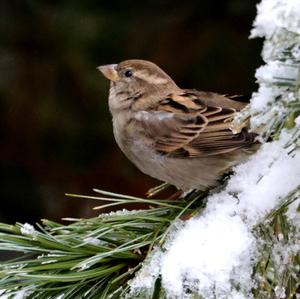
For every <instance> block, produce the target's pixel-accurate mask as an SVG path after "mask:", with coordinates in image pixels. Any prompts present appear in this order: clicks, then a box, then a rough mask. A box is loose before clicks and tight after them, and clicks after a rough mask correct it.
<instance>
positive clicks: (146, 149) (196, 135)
mask: <svg viewBox="0 0 300 299" xmlns="http://www.w3.org/2000/svg"><path fill="white" fill-rule="evenodd" d="M99 70H100V71H101V72H102V73H103V74H104V76H106V77H107V78H108V79H110V80H111V88H110V94H109V107H110V111H111V113H112V116H113V126H114V135H115V138H116V141H117V143H118V145H119V146H120V148H121V150H122V151H123V152H124V153H125V155H126V156H127V157H128V158H129V159H130V160H131V161H132V162H133V163H134V164H135V165H136V166H137V167H138V168H139V169H140V170H141V171H143V172H144V173H146V174H148V175H151V176H153V177H155V178H157V179H160V180H163V181H166V182H168V183H170V184H173V185H176V186H177V187H179V188H181V189H183V190H188V189H192V188H193V189H205V188H207V187H209V186H212V185H214V184H215V183H216V181H217V179H218V177H219V176H220V175H222V174H223V173H224V172H225V171H227V170H228V169H229V168H230V167H231V166H233V165H235V164H236V163H238V162H240V161H243V160H244V159H245V158H246V157H247V156H248V155H249V153H250V152H252V151H253V150H255V149H256V147H257V146H256V142H255V135H254V134H253V133H249V132H248V131H247V128H243V130H242V131H241V132H240V133H238V134H233V132H232V131H231V130H230V122H231V120H232V118H233V116H234V114H235V113H236V112H237V111H239V110H241V109H242V108H243V107H244V106H245V103H242V102H239V101H237V100H238V97H229V96H225V95H220V94H217V93H212V92H203V91H197V90H186V89H180V88H179V87H178V86H177V85H176V84H175V82H174V81H173V80H172V79H171V78H170V77H169V76H168V75H167V74H166V73H165V72H164V71H163V70H161V69H160V68H159V67H158V66H157V65H155V64H154V63H152V62H149V61H144V60H126V61H124V62H121V63H119V64H118V65H106V66H101V67H99Z"/></svg>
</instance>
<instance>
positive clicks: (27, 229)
mask: <svg viewBox="0 0 300 299" xmlns="http://www.w3.org/2000/svg"><path fill="white" fill-rule="evenodd" d="M20 230H21V233H22V234H23V235H25V236H30V237H32V238H33V239H36V237H37V236H38V232H37V231H36V230H35V229H34V227H33V226H32V225H31V224H29V223H25V224H23V225H22V226H21V228H20Z"/></svg>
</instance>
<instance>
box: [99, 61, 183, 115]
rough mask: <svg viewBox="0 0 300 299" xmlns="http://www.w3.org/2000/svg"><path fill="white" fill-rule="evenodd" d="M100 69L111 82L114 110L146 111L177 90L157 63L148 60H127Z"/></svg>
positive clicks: (111, 100) (112, 109)
mask: <svg viewBox="0 0 300 299" xmlns="http://www.w3.org/2000/svg"><path fill="white" fill-rule="evenodd" d="M98 70H99V71H100V72H101V73H102V74H103V75H104V76H105V77H106V78H107V79H109V80H110V82H111V86H110V95H109V105H110V109H111V111H112V113H113V112H114V111H121V110H124V109H132V110H134V111H138V110H143V109H146V108H149V107H151V105H154V104H155V102H156V101H158V100H159V99H160V98H161V97H163V96H165V95H167V94H168V93H171V92H172V91H174V89H178V87H177V85H176V84H175V82H174V81H173V80H172V79H171V78H170V77H169V76H168V75H167V74H166V73H165V72H164V71H163V70H162V69H160V68H159V67H158V66H157V65H156V64H154V63H152V62H150V61H146V60H138V59H132V60H125V61H122V62H120V63H119V64H108V65H102V66H99V67H98Z"/></svg>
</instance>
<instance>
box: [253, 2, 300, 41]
mask: <svg viewBox="0 0 300 299" xmlns="http://www.w3.org/2000/svg"><path fill="white" fill-rule="evenodd" d="M299 7H300V0H262V1H261V3H260V4H258V5H257V17H256V19H255V21H254V28H253V29H252V31H251V37H267V38H271V37H272V35H274V34H275V33H276V31H277V30H278V29H286V30H288V31H291V32H294V33H297V34H300V18H299V15H300V12H299Z"/></svg>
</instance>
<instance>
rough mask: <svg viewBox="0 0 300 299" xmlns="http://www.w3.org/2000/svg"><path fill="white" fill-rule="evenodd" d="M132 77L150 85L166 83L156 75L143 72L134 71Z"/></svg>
mask: <svg viewBox="0 0 300 299" xmlns="http://www.w3.org/2000/svg"><path fill="white" fill-rule="evenodd" d="M134 76H135V77H137V78H139V79H142V80H144V81H147V82H148V83H151V84H166V83H168V79H166V78H162V77H159V76H157V75H150V74H149V73H148V72H145V71H136V72H134Z"/></svg>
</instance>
